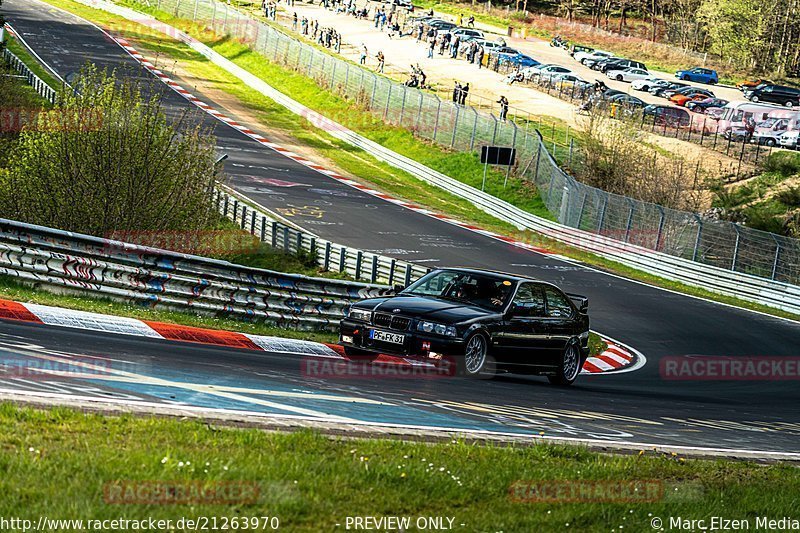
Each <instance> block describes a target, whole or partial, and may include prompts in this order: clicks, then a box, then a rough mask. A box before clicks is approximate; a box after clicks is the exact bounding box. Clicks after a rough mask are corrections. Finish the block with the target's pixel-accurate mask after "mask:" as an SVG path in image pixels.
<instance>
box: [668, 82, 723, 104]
mask: <svg viewBox="0 0 800 533" xmlns="http://www.w3.org/2000/svg"><path fill="white" fill-rule="evenodd" d="M676 94H705V95H706V96H708V97H709V98H711V97H712V96H714V93H712V92H711V91H709V90H708V89H701V88H700V87H695V86H693V85H687V86H685V87H676V88H674V89H667V90H665V91H664V92H663V93H661V96H663V97H664V98H666V99H667V100H669V99H670V98H672V97H673V96H675V95H676Z"/></svg>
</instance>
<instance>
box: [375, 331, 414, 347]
mask: <svg viewBox="0 0 800 533" xmlns="http://www.w3.org/2000/svg"><path fill="white" fill-rule="evenodd" d="M369 338H370V339H372V340H376V341H381V342H389V343H392V344H403V341H404V340H405V335H401V334H399V333H389V332H388V331H379V330H377V329H373V330H370V332H369Z"/></svg>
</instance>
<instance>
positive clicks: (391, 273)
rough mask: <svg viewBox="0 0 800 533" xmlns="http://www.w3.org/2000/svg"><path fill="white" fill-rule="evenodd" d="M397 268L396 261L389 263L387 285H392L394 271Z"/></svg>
mask: <svg viewBox="0 0 800 533" xmlns="http://www.w3.org/2000/svg"><path fill="white" fill-rule="evenodd" d="M396 267H397V261H395V260H394V259H392V260H391V262H390V263H389V285H393V284H394V269H395V268H396Z"/></svg>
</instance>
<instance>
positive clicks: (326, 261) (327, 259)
mask: <svg viewBox="0 0 800 533" xmlns="http://www.w3.org/2000/svg"><path fill="white" fill-rule="evenodd" d="M323 257H324V259H323V261H322V265H323V270H325V271H328V270H330V268H331V243H330V242H326V243H325V255H324V256H323Z"/></svg>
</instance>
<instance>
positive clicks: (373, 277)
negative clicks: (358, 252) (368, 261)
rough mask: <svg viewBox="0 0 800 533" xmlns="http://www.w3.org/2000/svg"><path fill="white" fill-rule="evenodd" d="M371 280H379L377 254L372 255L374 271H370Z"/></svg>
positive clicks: (373, 281) (371, 281) (372, 281)
mask: <svg viewBox="0 0 800 533" xmlns="http://www.w3.org/2000/svg"><path fill="white" fill-rule="evenodd" d="M369 281H370V283H375V282H376V281H378V256H377V255H375V254H373V255H372V272H370V276H369Z"/></svg>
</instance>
